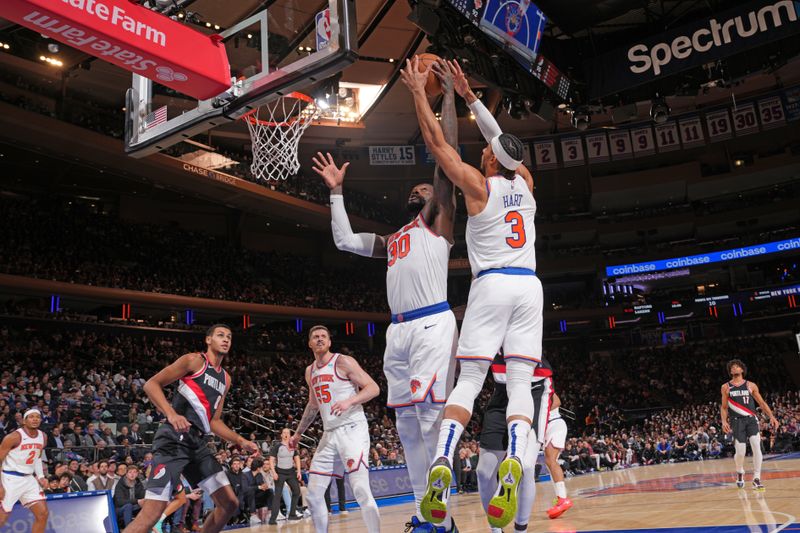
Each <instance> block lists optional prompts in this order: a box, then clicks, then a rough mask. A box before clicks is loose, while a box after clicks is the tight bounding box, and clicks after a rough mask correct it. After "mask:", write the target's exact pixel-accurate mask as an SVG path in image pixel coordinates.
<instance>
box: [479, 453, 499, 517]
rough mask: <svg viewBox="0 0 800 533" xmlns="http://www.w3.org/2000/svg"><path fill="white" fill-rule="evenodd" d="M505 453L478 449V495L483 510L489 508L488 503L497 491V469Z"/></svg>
mask: <svg viewBox="0 0 800 533" xmlns="http://www.w3.org/2000/svg"><path fill="white" fill-rule="evenodd" d="M505 456H506V453H505V452H501V451H499V450H487V449H485V448H481V449H480V454H479V455H478V468H477V472H476V474H477V475H478V493H479V494H480V496H481V504H483V510H484V511H486V509H488V508H489V501H490V500H491V499H492V497H494V492H495V491H496V490H497V468H498V467H499V466H500V463H501V462H502V461H503V458H505Z"/></svg>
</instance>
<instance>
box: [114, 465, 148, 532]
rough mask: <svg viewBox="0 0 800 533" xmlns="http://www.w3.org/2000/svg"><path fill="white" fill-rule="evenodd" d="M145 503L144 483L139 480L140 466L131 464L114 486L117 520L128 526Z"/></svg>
mask: <svg viewBox="0 0 800 533" xmlns="http://www.w3.org/2000/svg"><path fill="white" fill-rule="evenodd" d="M143 503H144V485H143V484H142V482H141V481H140V480H139V467H137V466H136V465H131V466H130V467H128V469H127V471H126V473H125V476H124V477H123V478H122V479H120V480H119V482H118V483H117V486H116V487H115V488H114V507H115V508H116V510H117V520H118V521H121V522H122V525H123V526H124V527H127V526H128V524H130V523H131V522H132V521H133V519H134V518H135V517H136V515H137V514H139V511H141V509H142V504H143Z"/></svg>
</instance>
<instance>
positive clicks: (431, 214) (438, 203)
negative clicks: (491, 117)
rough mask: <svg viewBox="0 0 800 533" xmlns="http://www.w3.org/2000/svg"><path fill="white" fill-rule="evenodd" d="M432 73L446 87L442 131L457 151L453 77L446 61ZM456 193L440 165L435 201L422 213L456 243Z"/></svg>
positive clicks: (437, 171)
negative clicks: (454, 231)
mask: <svg viewBox="0 0 800 533" xmlns="http://www.w3.org/2000/svg"><path fill="white" fill-rule="evenodd" d="M432 72H433V73H434V74H436V77H437V78H439V83H441V85H442V95H443V97H442V120H441V123H442V131H443V133H444V138H445V141H446V142H447V144H449V145H450V146H452V147H453V149H456V148H457V146H458V116H457V115H456V99H455V94H454V92H453V75H452V74H451V73H450V70H449V69H448V68H447V64H446V63H444V62H442V63H441V64H439V63H436V64H434V65H433V70H432ZM455 193H456V190H455V187H454V186H453V182H452V181H450V178H448V177H447V174H446V173H445V172H444V171H443V170H442V168H441V167H440V166H439V165H438V164H437V165H436V168H435V169H434V171H433V197H434V201H433V202H428V203H427V204H426V205H425V207H424V208H423V210H422V217H423V218H424V219H425V220H426V221H427V222H428V224H429V225H430V226H431V227H432V228H433V231H434V232H436V233H437V234H439V235H442V236H443V237H444V238H446V239H447V240H448V241H450V242H451V243H452V242H453V227H454V225H455V217H456V194H455Z"/></svg>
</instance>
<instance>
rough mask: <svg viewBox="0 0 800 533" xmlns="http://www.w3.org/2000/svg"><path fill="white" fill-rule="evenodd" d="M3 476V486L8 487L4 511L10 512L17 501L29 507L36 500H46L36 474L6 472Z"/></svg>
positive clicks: (4, 500)
mask: <svg viewBox="0 0 800 533" xmlns="http://www.w3.org/2000/svg"><path fill="white" fill-rule="evenodd" d="M2 476H3V488H4V489H6V496H5V498H3V511H5V512H7V513H10V512H11V509H13V508H14V504H15V503H17V502H20V503H21V504H22V505H24V506H26V507H28V506H30V505H32V504H34V503H36V502H40V501H45V500H46V498H45V495H44V492H42V487H41V485H39V482H38V481H36V478H35V477H34V476H15V475H13V474H6V473H5V472H3V474H2Z"/></svg>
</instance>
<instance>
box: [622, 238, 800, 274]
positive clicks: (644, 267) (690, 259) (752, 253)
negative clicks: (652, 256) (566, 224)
mask: <svg viewBox="0 0 800 533" xmlns="http://www.w3.org/2000/svg"><path fill="white" fill-rule="evenodd" d="M791 250H797V251H800V237H796V238H793V239H787V240H785V241H775V242H768V243H764V244H756V245H755V246H745V247H743V248H732V249H730V250H722V251H719V252H710V253H707V254H698V255H687V256H683V257H673V258H671V259H661V260H658V261H647V262H644V263H630V264H627V265H613V266H607V267H606V276H609V277H611V276H623V275H628V274H641V273H645V272H658V271H660V270H671V269H673V268H682V267H692V266H700V265H708V264H711V263H721V262H725V261H736V260H739V259H748V258H750V257H757V256H760V255H767V254H774V253H780V252H788V251H791Z"/></svg>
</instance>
